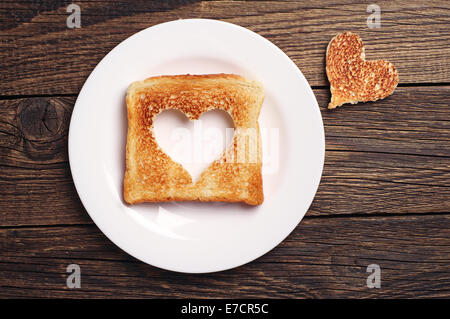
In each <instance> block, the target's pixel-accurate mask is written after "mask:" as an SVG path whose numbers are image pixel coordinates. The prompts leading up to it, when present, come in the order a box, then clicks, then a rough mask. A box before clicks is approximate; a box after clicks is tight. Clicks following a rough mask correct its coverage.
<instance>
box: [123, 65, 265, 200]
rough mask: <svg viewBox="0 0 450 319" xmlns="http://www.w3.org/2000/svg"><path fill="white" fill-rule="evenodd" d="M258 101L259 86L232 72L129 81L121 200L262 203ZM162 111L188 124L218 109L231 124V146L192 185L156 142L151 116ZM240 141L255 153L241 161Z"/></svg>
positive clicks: (260, 102) (260, 91)
mask: <svg viewBox="0 0 450 319" xmlns="http://www.w3.org/2000/svg"><path fill="white" fill-rule="evenodd" d="M263 99H264V93H263V88H262V86H261V85H260V84H259V83H257V82H255V81H248V80H246V79H245V78H243V77H241V76H237V75H233V74H211V75H177V76H160V77H152V78H148V79H146V80H144V81H138V82H134V83H132V84H131V85H130V87H129V88H128V92H127V97H126V103H127V112H128V133H127V146H126V171H125V178H124V199H125V201H126V202H128V203H130V204H134V203H139V202H145V201H149V202H162V201H172V200H177V201H179V200H200V201H228V202H240V201H243V202H246V203H247V204H250V205H258V204H261V203H262V202H263V199H264V197H263V188H262V175H261V167H262V160H261V142H260V133H259V125H258V117H259V112H260V109H261V106H262V103H263ZM166 109H179V110H180V111H182V112H183V113H184V114H186V115H187V116H188V118H189V119H191V120H196V119H198V118H199V117H200V115H202V114H203V113H204V112H207V111H209V110H213V109H221V110H224V111H226V112H228V113H229V114H230V116H231V117H232V119H233V121H234V125H235V134H234V137H233V142H232V144H231V145H230V147H229V148H228V149H227V150H225V152H224V154H223V155H222V156H221V157H220V158H218V159H217V160H215V161H213V162H212V163H211V165H210V166H209V167H207V168H206V170H205V171H203V172H202V174H201V176H200V177H199V179H198V180H197V182H196V183H193V182H192V178H191V176H190V175H189V173H188V172H187V171H186V170H185V169H184V168H183V167H182V166H181V165H180V164H179V163H176V162H175V161H173V160H172V159H171V158H170V157H169V156H168V155H167V154H166V153H164V152H163V151H162V150H161V148H160V147H159V146H158V144H157V142H156V140H155V136H154V133H153V123H154V119H155V116H156V115H158V114H159V113H160V112H162V111H163V110H166ZM247 129H250V130H247ZM248 131H252V132H254V133H255V136H254V138H253V139H252V138H249V137H248V136H249V134H248ZM244 140H245V141H246V142H247V144H245V145H247V146H248V147H247V148H246V151H248V152H251V151H252V150H253V151H254V152H253V154H250V153H248V154H246V155H247V157H245V159H246V160H242V157H240V156H238V155H236V154H238V153H242V148H240V146H241V145H242V143H241V141H244ZM252 143H253V144H252ZM250 144H252V145H250ZM250 146H252V147H250ZM250 155H251V156H250ZM238 158H240V160H238Z"/></svg>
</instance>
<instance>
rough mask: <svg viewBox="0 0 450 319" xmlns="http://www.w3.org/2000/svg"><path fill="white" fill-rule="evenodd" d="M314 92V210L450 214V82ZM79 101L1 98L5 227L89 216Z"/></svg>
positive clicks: (0, 187) (0, 199)
mask: <svg viewBox="0 0 450 319" xmlns="http://www.w3.org/2000/svg"><path fill="white" fill-rule="evenodd" d="M315 94H316V96H317V97H318V100H319V103H320V105H321V106H322V115H323V117H324V123H325V130H326V148H327V152H326V159H325V168H324V173H323V178H322V181H321V185H320V187H319V190H318V193H317V196H316V199H315V201H314V202H313V205H312V206H311V209H310V211H309V212H308V216H315V215H320V216H324V215H328V216H333V215H342V214H399V213H404V214H411V213H438V212H450V187H449V185H450V148H449V147H450V121H448V120H446V119H447V118H450V108H449V107H448V105H445V103H448V102H446V101H448V96H449V87H433V88H399V89H398V90H397V91H396V92H395V94H394V95H393V96H391V97H389V98H388V99H386V100H383V101H380V102H378V103H376V104H374V103H368V104H359V105H356V106H345V107H343V108H342V109H338V110H335V111H328V110H326V105H327V100H328V91H327V90H326V89H317V90H315ZM74 101H75V98H73V97H45V98H44V97H40V98H27V99H13V100H3V101H0V212H1V214H0V225H3V226H8V225H9V226H14V225H50V224H52V225H54V224H84V223H91V220H90V218H89V217H88V215H87V213H86V212H85V210H84V209H83V207H82V204H81V202H80V200H79V198H78V195H77V194H76V191H75V188H74V185H73V182H72V177H71V174H70V169H69V164H68V155H67V132H68V125H69V118H70V114H71V110H72V108H73V104H74ZM416 101H426V103H425V102H421V103H422V106H419V105H418V104H416ZM402 153H403V154H402Z"/></svg>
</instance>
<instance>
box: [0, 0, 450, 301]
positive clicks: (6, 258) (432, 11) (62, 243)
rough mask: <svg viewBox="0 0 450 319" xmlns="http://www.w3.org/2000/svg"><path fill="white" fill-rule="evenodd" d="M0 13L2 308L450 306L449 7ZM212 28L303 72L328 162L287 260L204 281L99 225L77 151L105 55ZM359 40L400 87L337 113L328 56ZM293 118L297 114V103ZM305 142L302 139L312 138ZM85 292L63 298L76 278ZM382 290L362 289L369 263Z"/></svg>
mask: <svg viewBox="0 0 450 319" xmlns="http://www.w3.org/2000/svg"><path fill="white" fill-rule="evenodd" d="M70 3H72V1H71V0H69V1H66V0H55V1H50V0H44V1H27V0H19V1H12V0H5V1H2V2H0V76H1V78H2V81H1V82H0V298H5V297H78V298H81V297H115V298H117V297H162V298H166V297H199V298H202V297H269V298H272V297H287V298H300V297H337V298H343V297H356V298H367V297H402V298H417V297H447V298H448V297H450V289H449V287H450V104H449V100H450V86H449V84H450V61H449V58H450V33H449V32H448V25H449V23H450V5H449V2H448V1H444V0H436V1H420V0H414V1H406V0H400V1H395V2H390V1H378V2H376V3H377V4H378V5H380V7H381V11H382V15H381V24H382V27H381V28H380V29H369V28H367V25H366V19H367V17H368V16H369V13H367V12H366V9H367V5H368V4H371V3H373V1H369V0H367V1H363V0H357V1H352V0H338V1H331V0H325V1H318V0H311V1H307V2H303V1H195V0H169V1H144V0H137V1H133V2H132V3H130V2H129V1H125V0H113V1H105V0H89V1H87V0H86V1H83V0H79V1H76V3H77V4H79V5H80V6H81V10H82V11H81V19H82V28H81V29H68V28H67V27H66V18H67V16H68V15H69V14H68V13H67V12H66V7H67V5H68V4H70ZM199 17H201V18H212V19H219V20H223V21H229V22H232V23H236V24H239V25H242V26H244V27H247V28H249V29H251V30H253V31H255V32H257V33H259V34H261V35H263V36H264V37H266V38H268V39H269V40H271V41H272V42H274V43H275V44H276V45H278V46H279V47H280V48H281V49H282V50H283V51H285V52H286V53H287V54H288V56H289V57H290V58H292V59H293V61H294V62H295V63H296V64H297V65H298V66H299V67H300V69H301V70H302V72H303V73H304V74H305V76H306V78H307V79H308V81H309V82H310V84H311V85H313V86H314V87H315V90H314V93H315V95H316V98H317V100H318V102H319V105H320V107H321V112H322V117H323V121H324V126H325V136H326V158H325V167H324V172H323V177H322V180H321V184H320V186H319V189H318V192H317V195H316V197H315V200H314V202H313V203H312V205H311V207H310V209H309V211H308V213H307V215H306V217H305V218H304V219H303V221H302V222H301V223H300V225H299V226H297V228H296V230H295V231H294V232H293V233H292V234H291V235H290V236H289V237H288V238H287V239H286V240H285V241H283V243H281V244H280V245H279V246H278V247H277V248H275V249H274V250H272V251H271V252H269V253H268V254H266V255H264V256H263V257H261V258H259V259H258V260H256V261H255V262H252V263H249V264H247V265H245V266H242V267H239V268H237V269H232V270H229V271H225V272H220V273H215V274H206V275H187V274H179V273H172V272H168V271H164V270H160V269H157V268H154V267H152V266H149V265H146V264H144V263H142V262H140V261H138V260H136V259H134V258H132V257H130V256H129V255H127V254H126V253H124V252H123V251H121V250H120V249H119V248H117V247H116V246H115V245H114V244H112V243H111V242H110V241H109V240H108V239H107V238H106V237H105V236H104V235H103V234H102V233H101V232H100V231H99V230H98V228H97V227H96V226H95V225H93V223H92V220H91V219H90V218H89V216H88V214H87V212H86V211H85V209H84V208H83V206H82V204H81V202H80V199H79V198H78V195H77V193H76V190H75V187H74V185H73V181H72V177H71V173H70V168H69V163H68V154H67V138H68V136H67V135H68V126H69V121H70V116H71V112H72V109H73V105H74V103H75V98H76V95H77V94H78V92H79V90H80V88H81V87H82V85H83V83H84V81H85V80H86V78H87V76H88V75H89V73H90V72H91V71H92V69H93V68H94V67H95V65H96V64H97V63H98V62H99V61H100V60H101V58H102V57H103V56H104V55H105V54H107V53H108V52H109V51H110V50H111V49H112V48H113V47H114V46H116V45H117V44H118V43H120V42H121V41H123V40H124V39H126V38H127V37H129V36H130V35H132V34H134V33H135V32H137V31H139V30H142V29H144V28H147V27H149V26H152V25H155V24H158V23H161V22H166V21H170V20H175V19H179V18H199ZM346 30H349V31H353V32H356V33H358V34H359V35H360V36H361V37H362V39H363V40H364V43H365V44H366V56H367V58H368V59H387V60H389V61H391V62H393V63H394V64H395V65H396V67H397V68H398V70H399V74H400V82H401V84H400V87H399V88H398V89H397V90H396V91H395V93H394V95H392V96H391V97H389V98H387V99H385V100H382V101H378V102H376V103H365V104H357V105H345V106H343V107H342V108H341V109H338V110H327V109H326V106H327V104H328V102H329V98H330V94H329V89H328V87H327V86H328V82H327V80H326V77H325V73H324V72H325V65H324V63H325V60H324V57H325V49H326V46H327V44H328V41H329V40H330V39H331V38H332V37H333V36H334V35H335V34H336V33H338V32H341V31H346ZM298 107H302V105H301V102H299V105H298ZM304 138H307V137H304ZM71 263H77V264H79V265H80V266H81V269H82V288H81V289H80V290H71V289H68V288H67V287H66V276H67V274H66V267H67V265H68V264H71ZM372 263H376V264H379V265H380V266H381V269H382V288H381V289H368V288H367V287H366V279H367V276H368V273H366V267H367V265H369V264H372Z"/></svg>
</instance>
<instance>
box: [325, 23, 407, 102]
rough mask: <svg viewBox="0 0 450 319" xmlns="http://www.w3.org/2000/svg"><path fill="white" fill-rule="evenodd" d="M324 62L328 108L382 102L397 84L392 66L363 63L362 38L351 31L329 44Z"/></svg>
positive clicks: (396, 77)
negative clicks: (328, 93)
mask: <svg viewBox="0 0 450 319" xmlns="http://www.w3.org/2000/svg"><path fill="white" fill-rule="evenodd" d="M326 63H327V67H326V71H327V76H328V80H329V81H330V90H331V102H330V103H329V104H328V108H329V109H334V108H336V107H338V106H341V105H342V104H344V103H352V104H355V103H358V102H367V101H376V100H378V99H383V98H385V97H387V96H389V95H391V94H392V93H393V92H394V90H395V88H396V87H397V84H398V80H399V79H398V73H397V70H396V69H395V67H394V65H393V64H392V63H390V62H387V61H384V60H376V61H366V59H365V53H364V45H363V42H362V40H361V38H360V37H359V36H358V35H357V34H354V33H351V32H344V33H340V34H338V35H337V36H335V37H334V38H333V39H332V40H331V41H330V43H329V44H328V48H327V57H326Z"/></svg>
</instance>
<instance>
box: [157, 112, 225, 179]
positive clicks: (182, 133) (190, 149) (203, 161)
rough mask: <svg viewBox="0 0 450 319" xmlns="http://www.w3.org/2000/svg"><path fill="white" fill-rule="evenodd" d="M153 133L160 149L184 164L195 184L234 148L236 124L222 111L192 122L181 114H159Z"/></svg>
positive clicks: (209, 113)
mask: <svg viewBox="0 0 450 319" xmlns="http://www.w3.org/2000/svg"><path fill="white" fill-rule="evenodd" d="M153 125H154V128H153V132H154V135H155V138H156V142H157V143H158V145H159V147H160V148H161V149H162V150H163V151H164V152H165V153H166V154H167V155H169V156H170V157H171V158H172V160H174V161H175V162H177V163H179V164H181V166H183V168H184V169H185V170H186V171H187V172H188V173H189V174H190V175H191V177H192V182H193V183H195V182H196V181H197V180H198V178H199V177H200V175H201V174H202V172H203V171H204V170H205V169H206V168H207V167H208V166H209V165H210V164H211V162H213V161H214V160H216V159H218V158H220V156H221V155H222V154H223V153H224V151H225V150H226V149H227V148H228V147H229V146H230V145H231V143H232V141H233V135H234V122H233V119H232V118H231V116H230V115H229V114H228V113H227V112H225V111H223V110H219V109H216V110H212V111H209V112H205V113H203V114H202V116H201V117H200V118H199V119H198V120H195V121H193V120H190V119H189V118H187V117H186V115H185V114H184V113H183V112H181V111H180V110H176V109H168V110H165V111H163V112H161V113H160V114H158V115H157V116H156V118H155V121H154V124H153Z"/></svg>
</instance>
